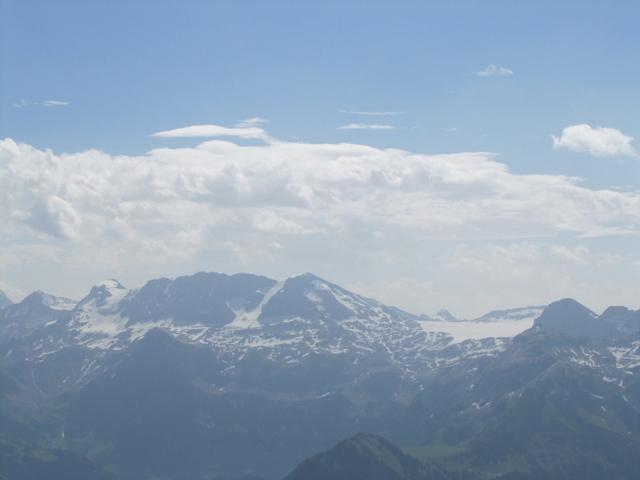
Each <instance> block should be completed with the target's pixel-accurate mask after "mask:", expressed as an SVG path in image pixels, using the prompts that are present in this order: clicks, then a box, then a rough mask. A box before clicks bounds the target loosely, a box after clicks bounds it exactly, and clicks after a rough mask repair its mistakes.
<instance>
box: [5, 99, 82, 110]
mask: <svg viewBox="0 0 640 480" xmlns="http://www.w3.org/2000/svg"><path fill="white" fill-rule="evenodd" d="M69 105H70V103H69V102H65V101H63V100H44V101H42V102H29V101H27V100H24V99H20V100H18V101H16V102H14V103H13V106H14V107H15V108H27V107H47V108H51V107H68V106H69Z"/></svg>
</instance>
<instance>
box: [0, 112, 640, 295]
mask: <svg viewBox="0 0 640 480" xmlns="http://www.w3.org/2000/svg"><path fill="white" fill-rule="evenodd" d="M155 136H156V137H162V138H165V137H187V136H221V137H237V138H239V139H240V140H244V139H246V138H250V139H264V138H267V137H268V136H267V134H266V133H264V131H263V130H262V129H260V128H254V127H252V128H228V127H220V126H215V125H206V126H193V127H185V128H179V129H175V130H168V131H166V132H159V133H158V134H155ZM0 230H1V231H2V232H3V234H2V236H1V237H0V250H1V251H2V253H0V274H2V276H4V278H6V279H8V278H9V275H10V272H13V273H12V274H15V275H17V272H19V271H26V270H24V269H25V268H26V267H25V265H27V264H29V262H31V264H32V265H35V266H34V267H33V268H34V269H35V268H36V267H37V268H38V269H39V270H38V271H44V267H43V265H44V264H45V263H47V262H49V263H51V262H53V263H55V262H58V267H57V268H56V269H53V267H52V273H51V275H55V272H56V271H58V272H59V268H60V266H59V265H64V266H65V268H68V269H73V268H76V269H77V270H78V271H83V272H85V271H86V270H87V269H94V270H99V271H109V272H115V274H117V272H118V271H124V272H131V271H132V270H133V271H140V272H147V273H146V276H150V275H157V274H170V272H169V271H167V270H170V266H171V265H172V262H175V264H176V265H177V264H179V265H180V266H181V268H185V269H188V270H190V271H193V270H196V269H213V270H221V269H223V267H225V268H227V269H231V270H232V271H233V270H250V271H255V270H256V269H257V268H262V269H263V271H265V270H267V271H269V269H270V268H272V267H273V266H274V265H282V269H283V270H288V271H296V270H303V269H304V270H306V269H309V270H312V269H315V270H318V269H320V270H319V271H318V273H320V274H322V273H323V271H322V269H324V268H326V269H328V271H329V272H333V274H331V275H329V276H330V277H331V278H332V279H334V280H336V281H338V280H341V279H342V278H343V276H344V275H345V271H344V270H341V268H342V269H344V268H346V269H349V268H351V267H349V265H352V264H353V265H361V266H362V265H369V266H370V267H371V268H377V267H376V266H377V265H383V266H385V269H386V270H385V271H387V273H389V274H390V272H391V271H393V269H394V268H396V267H395V266H398V268H399V269H403V268H405V271H406V269H411V268H415V265H416V264H419V263H420V261H423V262H425V263H424V265H425V267H424V268H432V267H430V266H429V265H434V264H435V262H436V261H440V262H442V264H443V265H448V264H449V263H450V262H449V260H447V258H449V257H448V255H453V254H454V253H452V252H449V253H448V254H447V255H446V256H445V257H446V258H445V257H442V258H440V259H439V260H438V259H429V260H427V257H428V255H430V254H429V253H428V252H426V251H425V247H424V245H425V242H433V241H436V242H437V241H440V242H444V243H445V244H447V245H449V244H451V245H457V244H459V243H460V242H479V241H480V242H482V241H491V242H521V241H530V239H535V238H546V239H554V238H558V237H563V238H565V239H566V238H568V239H574V240H576V241H580V239H588V238H590V237H598V236H610V235H622V234H637V233H639V232H640V193H638V192H633V191H614V190H606V189H601V190H596V189H590V188H587V187H585V186H583V185H581V183H580V180H579V179H577V178H571V177H566V176H562V175H521V174H515V173H513V172H510V171H509V169H508V168H507V166H506V165H505V164H504V163H501V162H500V161H499V160H498V158H497V157H496V156H494V155H492V154H489V153H483V152H469V153H465V152H462V153H455V154H447V155H424V154H419V153H413V152H408V151H404V150H398V149H380V148H374V147H371V146H367V145H358V144H349V143H339V144H331V143H327V144H312V143H292V142H284V141H272V142H264V143H259V144H257V145H256V144H243V143H236V142H232V141H229V140H223V139H213V140H208V141H205V142H203V143H200V144H198V145H196V146H193V147H187V148H157V149H154V150H151V151H150V152H148V153H146V154H144V155H111V154H109V153H106V152H101V151H97V150H88V151H82V152H77V153H55V152H52V151H50V150H42V149H38V148H35V147H33V146H30V145H28V144H24V143H18V142H15V141H14V140H12V139H5V140H2V141H0ZM545 252H547V254H548V255H552V254H554V252H555V254H556V257H557V256H558V255H562V256H564V257H565V258H566V259H575V261H579V260H580V259H581V258H583V257H584V252H581V251H579V250H575V251H562V250H557V251H554V250H552V249H548V250H545ZM479 255H480V256H481V258H484V259H486V258H489V257H488V256H487V255H486V254H485V253H482V252H480V253H479ZM454 256H455V257H456V258H458V261H459V262H460V261H462V260H460V259H464V258H466V257H467V256H468V255H467V253H465V255H462V253H460V254H457V255H454ZM429 258H431V257H429ZM495 258H499V252H498V254H496V256H495ZM420 259H423V260H420ZM432 260H433V261H432ZM496 261H498V260H496ZM354 262H355V263H354ZM331 265H335V268H334V267H331ZM339 265H342V266H339ZM258 266H259V267H258ZM273 268H275V267H273ZM478 268H480V267H478ZM145 269H146V270H145ZM1 270H4V273H3V272H2V271H1ZM148 272H153V273H148ZM425 272H426V271H425ZM483 272H484V270H483ZM427 274H428V273H424V275H427ZM365 290H366V289H365ZM59 293H67V292H59ZM365 293H366V292H365ZM481 301H482V299H479V300H478V304H480V303H481ZM441 305H442V304H441ZM441 305H440V306H441ZM449 306H450V305H449Z"/></svg>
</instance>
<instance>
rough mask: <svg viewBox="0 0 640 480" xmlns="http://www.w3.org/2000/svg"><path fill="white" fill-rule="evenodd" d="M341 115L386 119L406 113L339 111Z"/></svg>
mask: <svg viewBox="0 0 640 480" xmlns="http://www.w3.org/2000/svg"><path fill="white" fill-rule="evenodd" d="M338 112H339V113H344V114H347V115H362V116H365V117H384V116H395V115H404V113H405V112H397V111H384V110H378V111H376V110H338Z"/></svg>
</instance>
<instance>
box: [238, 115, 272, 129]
mask: <svg viewBox="0 0 640 480" xmlns="http://www.w3.org/2000/svg"><path fill="white" fill-rule="evenodd" d="M268 121H269V120H267V119H266V118H262V117H251V118H245V119H244V120H241V121H240V122H238V124H237V125H236V127H255V126H256V125H262V124H265V123H267V122H268Z"/></svg>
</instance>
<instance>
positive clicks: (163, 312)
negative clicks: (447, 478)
mask: <svg viewBox="0 0 640 480" xmlns="http://www.w3.org/2000/svg"><path fill="white" fill-rule="evenodd" d="M445 317H448V316H447V315H445V314H444V313H443V314H442V315H440V318H439V319H433V318H426V317H424V316H417V315H413V314H410V313H408V312H405V311H402V310H400V309H398V308H395V307H391V306H387V305H384V304H381V303H380V302H377V301H376V300H373V299H370V298H366V297H363V296H361V295H358V294H355V293H353V292H350V291H348V290H346V289H344V288H342V287H340V286H338V285H335V284H333V283H330V282H328V281H326V280H323V279H321V278H319V277H316V276H314V275H312V274H308V273H307V274H302V275H296V276H293V277H290V278H287V279H285V280H282V281H277V280H272V279H269V278H266V277H261V276H257V275H250V274H238V275H224V274H219V273H198V274H195V275H191V276H185V277H178V278H175V279H166V278H161V279H156V280H151V281H149V282H147V283H146V284H145V285H143V286H141V287H139V288H135V289H128V288H126V287H125V286H123V285H122V284H120V283H119V282H118V281H116V280H107V281H105V282H102V283H100V284H99V285H96V286H94V287H93V288H92V289H91V290H90V292H89V293H88V294H87V295H86V296H85V297H84V298H83V299H81V300H80V301H79V302H77V304H76V303H75V302H72V301H68V300H57V299H52V298H51V297H50V296H48V295H46V294H44V293H42V292H36V293H34V294H32V295H29V296H28V297H27V298H25V299H24V300H23V301H22V302H20V303H17V304H13V305H9V306H7V307H5V308H3V309H2V310H0V359H1V362H0V422H2V424H3V425H6V426H7V427H6V429H7V431H8V432H10V439H11V441H12V442H24V443H25V444H35V445H39V446H44V447H47V448H48V447H49V446H51V445H56V446H60V445H62V446H63V447H64V448H65V449H68V450H70V451H72V452H75V454H78V455H84V456H86V457H88V458H89V460H90V461H92V462H95V463H97V464H98V465H103V466H108V467H109V469H111V470H112V471H114V472H115V473H117V475H118V476H119V477H120V478H122V479H134V478H136V479H140V478H142V479H147V478H148V479H150V478H154V477H155V478H157V477H163V478H170V479H171V478H176V479H177V478H186V477H188V478H212V477H216V478H217V477H224V476H238V475H240V474H244V473H251V474H260V475H262V476H264V477H265V478H267V479H270V480H271V479H273V480H275V479H277V478H281V477H283V476H284V475H285V474H286V473H287V472H289V471H291V470H292V469H293V467H294V466H295V465H296V464H298V463H299V462H300V461H302V460H303V459H304V458H305V457H309V456H311V455H313V454H314V453H317V452H318V451H320V450H323V449H326V448H329V447H330V446H331V445H333V444H335V443H337V442H338V441H339V440H341V439H344V438H347V437H350V436H352V435H354V434H356V433H357V432H359V431H370V432H372V433H375V434H378V435H383V436H385V437H387V438H389V440H391V441H393V442H394V443H395V444H397V445H401V446H413V447H415V448H416V449H417V451H419V452H420V455H425V456H427V457H428V456H429V455H431V452H432V450H430V448H432V447H433V448H435V449H436V450H435V451H441V452H444V451H454V450H451V449H449V450H446V449H444V450H443V449H442V448H441V447H442V445H449V446H452V445H453V446H455V448H456V449H458V450H459V451H464V452H466V453H465V455H466V457H465V458H467V457H468V458H469V459H471V460H472V461H471V463H470V464H469V467H470V468H471V466H473V468H476V467H477V468H479V469H481V470H482V471H483V472H484V471H485V470H486V471H488V472H489V471H494V469H495V468H498V467H497V466H500V465H503V464H504V465H507V466H509V465H512V464H511V463H509V461H508V458H510V457H509V455H511V453H509V452H510V450H509V451H508V449H507V450H505V449H506V448H507V446H505V445H504V444H503V443H500V442H501V438H511V437H513V438H518V439H519V440H518V441H519V442H520V443H513V444H512V445H511V448H514V449H515V451H516V452H517V455H521V456H522V458H523V459H525V460H526V461H525V460H522V462H523V463H522V462H521V464H522V465H525V466H526V469H527V471H528V472H535V473H534V478H545V479H546V478H553V477H545V475H547V473H548V471H547V470H545V471H544V472H542V471H541V472H542V473H540V472H538V470H536V469H539V468H542V466H541V464H539V462H538V456H537V455H538V454H537V452H538V451H540V452H542V453H541V454H540V455H553V452H554V451H555V450H554V448H555V447H557V444H556V443H555V442H556V440H555V439H554V438H555V437H547V436H545V432H539V431H537V430H535V429H536V423H535V422H529V421H528V420H527V419H530V418H532V416H531V415H528V414H526V412H533V413H535V415H536V416H537V417H539V418H541V419H542V420H540V421H541V422H542V421H544V422H549V424H553V423H554V422H557V424H558V425H563V426H566V430H562V429H561V430H558V432H557V433H558V435H559V437H558V438H565V439H568V438H569V437H570V435H573V433H572V432H581V433H580V435H583V436H584V435H589V436H591V437H592V438H593V442H594V445H595V444H597V445H607V444H608V443H607V442H611V443H610V444H611V445H615V446H616V450H615V451H619V452H629V451H633V449H635V448H636V447H637V445H636V443H634V442H635V440H634V439H636V438H638V437H637V435H640V430H638V429H637V425H640V390H639V389H638V385H639V383H638V379H639V378H640V377H638V375H639V374H640V311H634V310H630V309H627V308H625V307H611V308H609V309H607V310H606V311H605V312H604V313H603V314H602V315H600V316H597V315H596V314H594V313H593V312H592V311H590V310H589V309H588V308H586V307H584V306H582V305H580V304H578V303H577V302H575V301H573V300H568V299H567V300H561V301H559V302H554V303H552V304H551V305H549V306H548V307H546V308H544V309H542V308H541V307H527V308H524V309H512V310H504V311H498V312H491V313H489V314H487V315H484V316H482V317H480V318H479V319H475V320H472V321H465V320H456V319H452V318H449V319H447V318H445ZM534 317H535V318H534ZM512 327H513V329H512V330H511V331H509V329H510V328H512ZM516 327H517V328H516ZM456 329H457V330H456ZM563 399H570V402H571V405H572V409H573V410H572V409H569V410H566V409H564V407H563V405H564V403H563V402H564V401H565V400H563ZM566 401H568V400H566ZM576 405H578V406H580V407H579V408H580V409H582V410H580V412H581V413H579V414H575V408H574V406H576ZM514 412H520V413H518V414H517V415H516V413H514ZM523 412H524V413H523ZM514 415H515V417H514ZM522 419H524V420H522ZM518 422H520V423H518ZM523 422H524V423H523ZM563 428H564V427H563ZM521 430H522V431H527V432H529V433H530V437H522V438H521V437H519V436H518V435H520V434H519V433H518V432H520V431H521ZM627 431H628V432H631V433H630V435H631V437H629V434H627V433H626V432H627ZM611 432H615V434H614V433H611ZM536 435H538V437H536ZM611 435H613V437H611ZM530 438H539V440H537V441H539V442H541V443H540V444H539V445H543V446H544V445H548V448H547V447H544V448H542V447H539V448H540V449H541V450H536V448H538V446H537V445H538V444H537V443H536V444H530V443H528V442H529V441H530ZM581 438H582V437H581ZM577 444H579V445H580V448H581V449H582V450H583V451H584V453H581V451H582V450H576V451H575V452H574V453H572V455H574V456H575V463H572V464H571V466H570V467H571V468H574V469H579V465H581V464H585V465H586V464H587V463H588V462H589V461H590V458H592V457H593V451H592V450H590V448H591V447H590V446H589V445H587V444H585V445H583V444H581V443H579V442H578V443H577ZM422 449H424V450H422ZM438 449H439V450H438ZM487 449H488V450H487ZM458 450H455V451H458ZM247 451H251V452H252V455H251V456H250V458H248V457H247V455H246V452H247ZM505 452H506V453H505ZM519 458H520V457H519ZM541 458H542V457H541ZM442 460H443V459H442V458H436V459H435V461H436V463H437V462H439V461H442ZM445 460H446V461H451V462H458V461H459V460H456V459H453V460H451V459H448V457H447V458H446V459H445ZM615 461H616V460H615V455H614V454H613V453H607V455H605V456H604V457H602V458H599V460H598V462H600V463H599V464H602V465H610V464H611V465H613V464H614V463H615ZM474 462H475V463H474ZM501 462H502V463H501ZM518 465H520V463H519V464H518ZM590 465H592V467H593V468H595V466H594V465H595V464H590ZM633 467H634V468H635V464H634V465H633ZM500 468H502V467H500ZM505 468H507V467H505ZM523 468H525V467H523ZM554 468H555V467H554ZM567 468H569V467H567ZM625 468H626V467H624V468H623V467H620V468H619V469H618V470H616V471H617V472H618V473H619V475H618V477H617V478H621V479H625V480H626V478H628V477H625V475H626V472H627V470H625ZM629 468H631V467H629ZM483 469H485V470H483ZM554 471H555V470H554ZM558 471H562V470H558ZM568 471H574V470H568ZM575 471H578V470H575ZM594 471H596V470H594ZM545 472H546V473H545ZM581 472H582V471H581ZM538 473H540V475H539V476H536V475H538ZM582 473H584V472H582ZM582 473H581V474H582ZM487 478H489V477H487ZM514 478H515V477H514ZM580 478H583V477H580ZM584 478H589V477H584Z"/></svg>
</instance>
